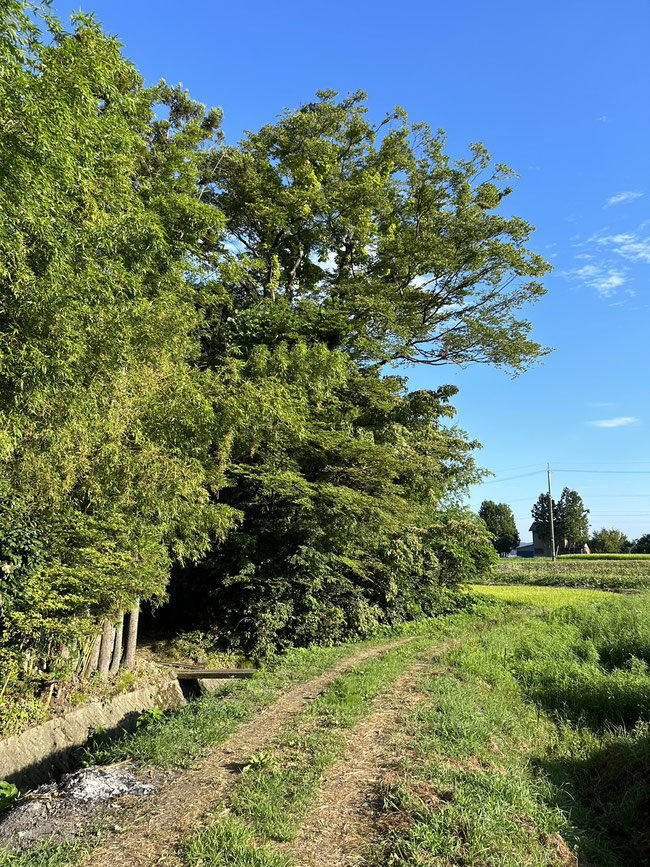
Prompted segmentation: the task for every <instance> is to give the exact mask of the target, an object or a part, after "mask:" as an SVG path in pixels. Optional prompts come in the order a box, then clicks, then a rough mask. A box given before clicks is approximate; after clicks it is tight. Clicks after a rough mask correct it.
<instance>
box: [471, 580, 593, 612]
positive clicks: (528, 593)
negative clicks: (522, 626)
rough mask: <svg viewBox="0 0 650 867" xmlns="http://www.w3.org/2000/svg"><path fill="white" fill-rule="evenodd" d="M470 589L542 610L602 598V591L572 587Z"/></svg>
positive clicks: (482, 586) (483, 586)
mask: <svg viewBox="0 0 650 867" xmlns="http://www.w3.org/2000/svg"><path fill="white" fill-rule="evenodd" d="M470 589H471V590H472V592H474V593H478V594H480V595H482V596H487V597H489V598H491V599H498V600H499V601H500V602H507V603H509V604H513V605H527V606H533V607H537V606H543V607H544V608H559V607H561V606H563V605H575V604H576V603H580V602H592V601H595V600H597V599H602V598H603V591H602V590H583V589H578V588H574V587H539V586H528V585H517V584H513V585H506V586H504V585H501V584H473V585H471V587H470Z"/></svg>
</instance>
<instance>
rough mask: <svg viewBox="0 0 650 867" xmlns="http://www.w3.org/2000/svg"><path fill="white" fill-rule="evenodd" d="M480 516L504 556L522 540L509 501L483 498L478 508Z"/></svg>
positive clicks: (493, 541) (496, 546) (495, 545)
mask: <svg viewBox="0 0 650 867" xmlns="http://www.w3.org/2000/svg"><path fill="white" fill-rule="evenodd" d="M478 515H479V518H481V519H482V520H483V521H485V526H486V527H487V528H488V531H489V533H490V535H491V536H492V543H493V544H494V547H495V548H496V550H497V551H498V552H499V554H500V555H501V556H502V557H505V555H506V554H508V553H509V552H510V551H512V549H513V548H516V547H517V546H518V545H519V542H520V541H521V540H520V538H519V531H518V530H517V525H516V523H515V516H514V515H513V514H512V509H511V508H510V506H508V505H507V503H495V502H494V501H493V500H483V502H482V503H481V507H480V509H479V510H478Z"/></svg>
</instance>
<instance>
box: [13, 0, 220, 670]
mask: <svg viewBox="0 0 650 867" xmlns="http://www.w3.org/2000/svg"><path fill="white" fill-rule="evenodd" d="M27 11H28V10H27V7H25V8H24V9H23V7H22V6H21V5H20V4H17V3H10V4H9V5H8V6H7V4H4V5H3V7H2V10H1V11H0V31H2V32H3V33H5V34H7V35H6V38H4V39H3V40H2V41H0V51H1V52H2V53H1V55H0V63H1V64H2V69H3V74H2V76H1V77H0V103H2V105H3V125H2V129H1V130H0V213H1V214H2V217H1V219H0V261H1V262H2V266H1V267H0V299H1V303H2V309H3V317H2V324H1V326H0V344H1V346H2V348H1V350H0V368H1V374H0V559H1V560H2V563H3V565H2V572H1V578H0V582H1V583H2V591H3V592H2V608H1V609H0V616H1V618H2V622H1V624H0V629H1V631H2V636H1V640H2V644H3V647H4V648H5V649H4V650H3V654H4V655H5V656H7V654H9V655H11V654H13V655H14V656H15V655H16V654H17V655H18V657H19V659H18V662H19V663H20V664H21V665H23V666H24V665H27V668H28V670H29V671H30V672H32V673H33V674H34V676H40V677H41V678H45V679H48V678H51V677H53V676H55V672H54V671H53V670H52V665H53V662H52V658H53V656H55V655H56V653H55V649H56V647H57V646H59V645H60V643H61V642H63V643H65V642H73V640H74V639H75V638H76V637H77V636H78V635H79V634H80V633H84V632H85V631H87V630H89V629H91V628H92V626H93V624H94V623H95V622H96V621H97V619H99V618H101V617H102V616H105V615H111V614H113V613H114V612H115V611H116V610H117V609H118V608H119V607H126V606H128V605H129V604H130V603H131V602H132V600H133V599H134V598H136V597H145V598H146V597H157V598H161V597H162V596H163V595H164V592H165V584H166V579H167V575H168V572H169V566H170V562H171V560H172V559H174V558H186V557H192V556H197V555H198V554H200V553H201V551H202V550H204V549H205V548H206V547H207V546H208V545H209V544H210V542H211V541H212V540H214V538H216V537H217V536H219V535H223V534H224V532H225V531H226V530H227V528H228V527H229V526H230V525H231V524H232V520H233V513H232V511H231V510H229V509H228V508H227V507H226V506H222V505H219V504H216V503H214V502H212V501H211V499H210V497H209V495H208V491H207V486H208V484H214V483H215V482H216V481H217V480H218V478H219V473H218V469H217V467H216V465H215V464H214V462H213V461H212V460H211V459H210V454H211V452H212V450H213V449H214V447H215V443H218V442H219V440H220V436H221V429H220V425H219V421H218V418H217V408H216V404H217V402H218V401H215V400H214V399H213V398H212V397H211V396H209V395H210V389H211V388H212V385H211V384H210V383H211V379H210V377H208V376H207V374H204V373H202V372H200V371H198V370H197V369H196V367H195V366H193V365H192V364H189V363H188V362H190V361H192V360H193V359H196V358H197V356H198V351H199V343H198V339H197V336H196V335H197V332H198V330H199V322H200V316H199V313H198V289H196V288H195V287H194V281H195V280H196V279H197V278H198V275H199V272H200V266H198V265H193V264H192V262H191V261H190V257H191V251H192V250H193V249H194V248H195V246H196V244H197V243H198V239H199V237H201V236H203V235H205V234H206V233H209V232H214V231H217V230H218V229H219V227H220V225H221V218H220V216H219V214H218V213H217V212H216V211H215V209H213V208H209V207H207V206H205V205H202V204H201V203H200V201H199V200H198V197H197V195H196V187H197V183H198V175H199V168H198V163H197V160H198V154H199V151H200V150H201V148H203V147H204V146H205V145H206V144H207V143H208V142H209V141H210V140H211V139H213V138H214V137H215V135H216V134H217V123H218V117H217V115H215V114H214V113H208V114H206V113H205V112H204V110H203V107H202V106H199V105H197V104H195V103H192V102H191V101H190V100H189V99H188V98H187V96H186V94H184V93H183V92H182V91H180V90H178V89H173V88H169V87H167V86H166V85H164V84H161V85H159V86H157V87H155V88H152V89H145V88H143V86H142V80H141V78H140V76H139V75H138V73H137V72H136V71H135V69H134V68H133V66H132V65H131V64H130V63H129V62H128V61H126V60H125V59H124V58H123V57H122V55H121V53H120V46H119V44H118V43H117V42H116V41H115V40H114V39H112V38H109V37H107V36H106V35H104V34H103V33H102V31H101V30H100V28H99V26H98V25H97V24H96V23H95V21H94V20H93V19H92V17H87V16H83V15H77V16H75V17H74V19H73V25H74V29H73V31H72V32H70V33H68V32H66V31H65V29H64V28H63V27H62V25H61V24H60V23H59V22H57V21H56V19H55V18H54V17H53V16H51V15H49V14H45V13H43V14H41V13H42V12H43V10H42V9H40V8H36V9H34V10H33V11H34V16H33V18H32V17H28V16H27ZM5 25H9V30H5ZM39 28H41V29H42V31H43V32H42V33H41V32H40V30H39ZM162 113H165V116H166V118H167V119H164V120H162V119H158V120H157V119H156V115H157V114H158V115H160V114H162ZM193 271H194V272H195V276H194V277H193V278H191V279H190V276H191V274H192V272H193ZM201 293H202V294H201V297H203V295H204V294H205V289H202V290H201ZM215 388H216V387H215ZM27 651H29V654H27ZM26 654H27V655H26ZM27 660H28V661H27ZM2 662H3V667H4V668H5V670H6V671H7V672H8V673H9V675H10V679H9V682H10V683H11V680H12V677H13V675H12V663H11V660H10V659H3V660H2ZM3 680H4V677H3Z"/></svg>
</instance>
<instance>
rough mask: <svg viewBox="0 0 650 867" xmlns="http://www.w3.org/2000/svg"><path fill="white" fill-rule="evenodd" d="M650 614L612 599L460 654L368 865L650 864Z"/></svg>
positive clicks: (628, 600) (393, 795) (409, 755)
mask: <svg viewBox="0 0 650 867" xmlns="http://www.w3.org/2000/svg"><path fill="white" fill-rule="evenodd" d="M649 614H650V599H649V598H648V596H647V595H645V594H644V595H643V596H639V597H607V598H606V600H604V601H602V602H600V603H597V604H594V603H588V604H584V605H579V606H575V607H572V608H557V609H556V610H554V611H551V612H549V613H547V614H546V615H544V616H543V617H528V618H526V619H524V620H522V621H520V622H518V623H515V624H510V625H505V626H502V627H497V628H495V629H493V630H492V631H491V632H489V633H485V634H482V635H480V636H477V637H475V638H473V639H471V640H469V641H467V642H465V643H463V645H462V646H460V647H459V648H457V649H454V650H452V651H451V652H450V653H449V654H448V656H447V657H446V661H447V662H448V664H449V665H450V666H451V670H450V671H449V672H448V673H446V674H443V675H442V676H439V677H436V678H430V679H428V680H427V681H426V682H425V683H424V684H423V689H424V690H426V691H427V693H428V696H429V698H428V700H427V701H426V702H423V703H422V704H421V705H419V706H418V708H417V709H416V711H415V712H414V713H412V714H411V715H410V716H409V717H408V719H407V720H406V721H405V729H404V738H405V741H404V743H403V744H402V745H401V746H400V751H399V754H400V758H399V768H398V771H397V773H396V774H395V776H394V778H392V779H387V780H386V781H385V782H384V784H383V785H382V786H381V787H380V791H379V792H378V795H379V804H380V811H379V815H378V819H377V828H378V833H379V835H380V837H381V842H380V843H378V844H376V845H375V846H373V847H372V849H371V851H370V854H369V857H368V862H367V863H368V864H369V865H371V867H388V865H390V867H406V865H409V867H424V865H426V867H448V865H461V864H463V865H465V864H472V865H476V867H479V865H480V867H492V865H495V867H496V865H498V867H520V865H531V867H542V865H558V864H567V865H569V864H570V865H575V864H576V863H577V862H576V859H575V854H574V853H575V852H577V853H579V854H580V857H581V859H582V857H583V856H585V857H586V858H587V859H591V862H590V863H593V862H595V863H597V864H598V865H600V867H623V865H625V867H632V865H634V867H638V865H640V864H648V863H650V828H649V827H648V823H647V821H646V819H645V817H647V816H648V815H649V814H650V780H649V779H648V773H647V769H648V767H650V727H649V725H648V720H649V719H650V669H649V668H648V663H649V662H650V618H649V617H648V615H649ZM580 863H582V860H581V862H580ZM585 863H587V862H586V861H585Z"/></svg>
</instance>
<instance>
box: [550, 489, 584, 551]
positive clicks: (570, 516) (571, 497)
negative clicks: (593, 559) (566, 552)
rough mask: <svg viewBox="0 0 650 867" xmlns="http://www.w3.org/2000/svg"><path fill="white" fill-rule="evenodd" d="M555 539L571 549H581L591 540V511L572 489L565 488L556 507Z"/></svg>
mask: <svg viewBox="0 0 650 867" xmlns="http://www.w3.org/2000/svg"><path fill="white" fill-rule="evenodd" d="M555 516H556V524H555V538H556V540H557V541H558V543H559V544H564V540H566V543H567V545H568V547H569V549H574V548H581V547H582V546H583V545H584V544H585V543H586V542H587V540H588V538H589V509H585V504H584V502H583V500H582V497H581V496H580V494H579V493H578V492H577V491H573V490H571V488H564V490H563V491H562V494H561V496H560V499H559V501H558V504H557V507H556V512H555Z"/></svg>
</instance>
